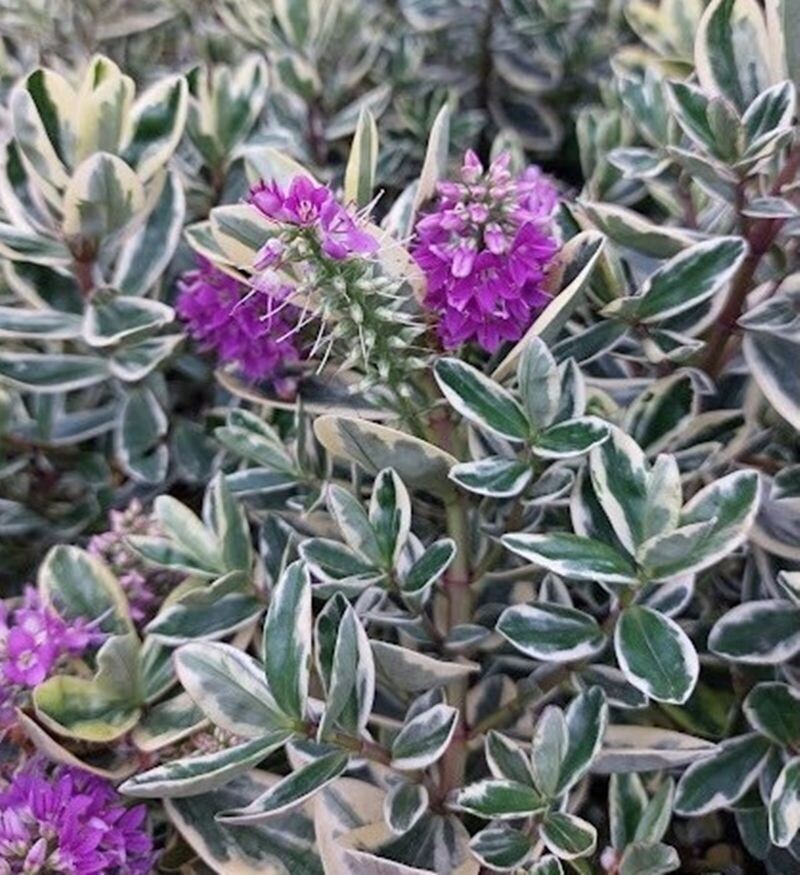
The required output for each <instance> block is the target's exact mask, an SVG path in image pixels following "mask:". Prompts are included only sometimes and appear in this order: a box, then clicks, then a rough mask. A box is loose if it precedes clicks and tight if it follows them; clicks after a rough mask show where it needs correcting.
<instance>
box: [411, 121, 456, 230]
mask: <svg viewBox="0 0 800 875" xmlns="http://www.w3.org/2000/svg"><path fill="white" fill-rule="evenodd" d="M449 145H450V107H449V106H448V104H445V105H444V106H443V107H442V108H441V109H440V110H439V112H438V114H437V116H436V119H435V120H434V122H433V126H432V127H431V133H430V136H429V137H428V148H427V149H426V151H425V161H424V163H423V165H422V172H421V173H420V175H419V182H418V183H417V192H416V195H415V196H414V208H413V212H415V213H416V212H417V211H418V210H419V208H420V207H421V206H422V204H424V203H425V201H427V200H429V199H430V198H432V197H433V196H434V194H436V183H437V182H439V180H440V179H441V178H442V174H443V173H444V170H445V167H446V166H447V153H448V150H449Z"/></svg>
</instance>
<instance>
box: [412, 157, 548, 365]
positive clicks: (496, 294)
mask: <svg viewBox="0 0 800 875" xmlns="http://www.w3.org/2000/svg"><path fill="white" fill-rule="evenodd" d="M438 192H439V199H438V201H437V203H436V205H435V208H434V210H433V212H431V213H429V214H428V215H426V216H424V217H423V218H422V219H420V220H419V222H417V226H416V242H415V245H414V246H413V248H412V254H413V256H414V258H415V259H416V261H417V263H418V264H419V266H420V267H421V268H422V270H423V272H424V273H425V275H426V278H427V282H428V290H427V295H426V298H425V304H426V305H427V306H428V307H429V308H430V309H431V310H433V311H434V312H436V313H437V315H438V316H439V323H438V330H439V334H440V336H441V338H442V341H443V343H444V344H445V346H447V347H449V348H453V347H457V346H460V345H461V344H463V343H467V342H468V341H473V340H474V341H477V342H478V343H479V344H480V345H481V346H482V347H483V348H484V349H486V350H487V351H489V352H493V351H494V350H496V349H497V348H498V347H499V346H500V344H501V343H503V342H504V341H515V340H519V338H520V337H522V335H523V334H524V333H525V331H526V330H527V329H528V328H529V327H530V325H531V324H532V323H533V321H534V319H535V318H536V316H537V314H538V313H539V312H540V311H541V310H542V308H543V307H544V306H545V305H546V304H547V302H548V301H549V300H550V297H549V295H548V294H547V292H546V291H545V290H544V279H545V274H546V270H547V266H548V264H549V262H550V260H551V259H552V258H553V256H554V255H555V253H556V251H557V249H558V244H557V241H556V237H555V231H554V226H553V214H554V212H555V209H556V206H557V204H558V193H557V191H556V189H555V188H554V186H553V185H552V183H550V182H549V181H548V180H547V178H546V177H545V176H544V175H543V174H542V172H541V171H540V170H539V168H537V167H529V168H528V169H527V170H525V171H524V173H522V174H521V175H520V176H518V177H514V176H512V174H511V172H510V170H509V156H508V155H506V154H503V155H500V156H499V157H498V158H496V159H495V160H494V161H493V162H492V164H491V165H490V167H489V169H488V170H486V171H484V167H483V165H482V164H481V162H480V160H479V159H478V157H477V155H475V153H474V152H472V151H469V152H467V154H466V156H465V158H464V164H463V166H462V169H461V181H459V182H453V181H448V182H442V183H440V184H439V186H438Z"/></svg>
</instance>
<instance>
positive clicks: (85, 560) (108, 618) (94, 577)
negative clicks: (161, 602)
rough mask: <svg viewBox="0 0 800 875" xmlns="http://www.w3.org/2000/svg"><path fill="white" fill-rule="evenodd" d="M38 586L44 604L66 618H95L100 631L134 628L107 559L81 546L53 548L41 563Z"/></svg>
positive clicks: (61, 545)
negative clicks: (100, 557)
mask: <svg viewBox="0 0 800 875" xmlns="http://www.w3.org/2000/svg"><path fill="white" fill-rule="evenodd" d="M37 588H38V590H39V595H40V596H41V597H42V601H43V602H44V604H45V605H49V606H50V607H52V608H53V610H55V611H56V612H57V613H58V614H59V615H60V616H61V617H63V618H64V619H65V620H77V619H78V618H82V619H84V620H96V621H97V629H98V630H99V631H101V632H107V633H112V634H125V633H126V632H132V631H133V622H132V620H131V617H130V611H129V608H128V600H127V598H126V596H125V591H124V590H123V589H122V586H121V585H120V583H119V581H118V580H117V578H116V577H115V576H114V575H113V574H112V573H111V571H110V570H109V568H108V566H107V565H105V563H104V562H102V561H101V560H100V559H98V558H97V557H96V556H92V555H91V554H90V553H87V552H86V551H85V550H82V549H81V548H80V547H74V546H70V545H67V544H59V545H58V546H56V547H52V548H51V549H50V550H49V551H48V553H47V555H46V556H45V558H44V561H43V562H42V564H41V565H40V566H39V573H38V576H37Z"/></svg>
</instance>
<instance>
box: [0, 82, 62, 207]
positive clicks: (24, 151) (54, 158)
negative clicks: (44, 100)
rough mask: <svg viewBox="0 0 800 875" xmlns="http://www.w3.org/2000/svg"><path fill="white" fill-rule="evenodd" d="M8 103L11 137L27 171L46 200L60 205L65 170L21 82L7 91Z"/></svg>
mask: <svg viewBox="0 0 800 875" xmlns="http://www.w3.org/2000/svg"><path fill="white" fill-rule="evenodd" d="M32 75H35V74H32ZM10 107H11V124H12V126H13V130H14V138H15V140H16V143H17V145H18V146H19V151H20V156H21V157H22V160H23V162H24V164H25V167H26V169H27V171H28V174H29V175H30V176H31V178H32V179H33V180H34V181H35V184H36V187H37V188H38V189H39V190H40V191H41V193H42V195H43V196H44V197H45V199H46V200H47V202H48V203H50V204H52V205H53V206H55V207H56V208H58V207H60V205H61V193H62V192H63V190H64V188H65V187H66V186H67V183H68V182H69V174H68V172H67V168H66V166H65V164H64V162H63V161H62V160H61V158H60V157H59V155H58V153H57V152H56V149H55V147H54V146H53V143H52V142H51V140H50V138H49V137H48V135H47V131H46V130H45V126H44V124H43V122H42V119H41V116H40V115H39V111H38V109H37V107H36V104H35V102H34V99H33V97H32V96H31V95H30V93H29V91H28V90H27V89H26V88H25V86H24V84H21V85H18V86H17V87H16V88H15V89H14V90H13V91H12V92H11V100H10Z"/></svg>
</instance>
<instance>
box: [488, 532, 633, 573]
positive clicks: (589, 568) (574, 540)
mask: <svg viewBox="0 0 800 875" xmlns="http://www.w3.org/2000/svg"><path fill="white" fill-rule="evenodd" d="M500 540H501V541H502V543H503V546H504V547H506V548H507V549H509V550H511V552H512V553H516V554H517V555H518V556H521V557H522V558H523V559H525V560H527V561H528V562H530V563H532V564H533V565H537V566H539V567H540V568H546V569H547V570H548V571H552V572H553V573H555V574H558V575H560V576H562V577H566V578H570V579H572V580H604V581H607V582H609V583H621V584H632V583H636V581H637V571H636V566H635V565H634V564H633V562H632V560H631V559H630V558H629V557H627V556H625V555H624V554H622V553H620V552H618V551H617V550H615V549H614V548H613V547H609V546H608V545H607V544H605V543H603V542H602V541H596V540H594V539H593V538H583V537H581V536H580V535H573V534H571V533H569V532H552V533H550V534H535V535H529V534H525V533H519V534H510V535H503V536H502V537H501V539H500Z"/></svg>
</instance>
